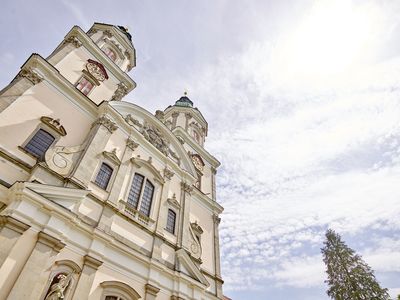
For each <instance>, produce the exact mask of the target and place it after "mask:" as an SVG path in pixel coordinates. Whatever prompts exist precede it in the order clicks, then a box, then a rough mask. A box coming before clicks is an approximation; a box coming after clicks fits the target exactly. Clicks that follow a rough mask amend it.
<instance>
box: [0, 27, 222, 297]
mask: <svg viewBox="0 0 400 300" xmlns="http://www.w3.org/2000/svg"><path fill="white" fill-rule="evenodd" d="M135 63H136V53H135V48H134V46H133V44H132V37H131V35H130V34H129V32H128V31H127V30H126V29H125V28H124V27H121V26H113V25H108V24H102V23H95V24H94V25H93V26H92V27H91V29H90V30H89V31H88V32H84V31H83V30H82V29H81V28H80V27H78V26H75V27H73V28H72V29H71V30H70V31H69V32H68V34H67V35H66V36H65V38H64V40H63V41H62V42H61V43H60V44H59V45H58V47H57V48H56V49H55V50H54V52H53V53H52V54H51V55H50V56H49V57H48V58H46V59H44V58H43V57H41V56H40V55H38V54H32V55H31V56H30V57H29V58H28V60H27V61H26V62H25V63H24V65H23V66H22V67H21V71H20V72H19V73H18V74H17V76H16V77H15V78H14V79H13V80H12V82H11V83H10V84H9V85H8V86H6V87H5V88H4V89H3V90H2V91H1V92H0V124H1V125H0V299H30V300H50V299H51V300H55V299H63V300H70V299H79V300H81V299H91V300H137V299H146V300H153V299H160V300H167V299H171V300H174V299H175V300H178V299H187V300H189V299H196V300H197V299H201V300H203V299H223V295H222V283H223V281H222V279H221V272H220V253H219V234H218V226H219V223H220V217H219V215H220V214H221V212H222V210H223V208H222V207H221V206H220V205H219V204H218V203H217V201H216V186H215V176H216V170H217V168H218V166H219V165H220V163H219V162H218V160H217V159H216V158H214V157H213V156H212V155H211V154H210V153H208V152H207V151H206V150H205V148H204V143H205V139H206V136H207V131H208V127H207V122H206V120H205V119H204V117H203V115H202V114H201V112H200V111H199V110H198V109H197V108H195V107H194V106H193V102H192V101H191V100H190V99H189V98H188V97H187V96H186V95H184V96H182V97H181V98H180V99H179V100H177V101H176V102H175V104H174V105H171V106H169V107H168V108H166V109H165V110H163V111H157V112H156V113H155V114H151V113H149V112H148V111H146V110H145V109H143V108H142V107H139V106H137V105H135V104H132V103H129V102H126V101H122V98H124V96H126V95H127V94H128V93H129V92H131V91H132V90H133V89H134V88H135V86H136V84H135V82H134V81H133V80H132V79H131V78H130V76H129V75H128V74H127V72H129V71H130V70H131V69H132V68H134V67H135Z"/></svg>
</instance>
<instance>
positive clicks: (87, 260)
mask: <svg viewBox="0 0 400 300" xmlns="http://www.w3.org/2000/svg"><path fill="white" fill-rule="evenodd" d="M102 264H103V262H102V261H101V260H98V259H97V258H94V257H93V256H90V255H88V254H86V255H85V256H84V257H83V265H86V266H88V267H92V268H93V269H95V270H97V269H98V268H99V267H100V266H101V265H102Z"/></svg>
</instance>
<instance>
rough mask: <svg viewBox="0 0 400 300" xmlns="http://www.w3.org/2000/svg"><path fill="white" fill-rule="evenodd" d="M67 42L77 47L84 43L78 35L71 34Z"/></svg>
mask: <svg viewBox="0 0 400 300" xmlns="http://www.w3.org/2000/svg"><path fill="white" fill-rule="evenodd" d="M64 43H65V44H72V45H73V46H74V47H75V48H79V47H80V46H82V43H81V42H80V41H79V40H78V38H77V37H76V36H73V35H72V36H70V37H69V38H67V39H66V40H65V41H64Z"/></svg>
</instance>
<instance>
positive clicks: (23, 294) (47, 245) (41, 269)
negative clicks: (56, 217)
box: [7, 232, 65, 300]
mask: <svg viewBox="0 0 400 300" xmlns="http://www.w3.org/2000/svg"><path fill="white" fill-rule="evenodd" d="M64 246H65V244H64V243H62V242H61V241H60V240H58V239H56V238H54V237H52V236H50V235H48V234H47V233H44V232H39V234H38V239H37V242H36V245H35V247H34V248H33V250H32V253H31V255H30V256H29V258H28V261H27V262H26V264H25V266H24V267H23V269H22V272H21V273H20V275H19V277H18V279H17V281H16V282H15V284H14V286H13V287H12V290H11V292H10V294H9V296H8V298H7V299H9V300H14V299H15V300H18V299H39V297H40V295H41V293H42V292H43V289H44V287H45V285H46V283H47V280H48V277H49V275H50V266H52V265H53V263H54V259H55V257H56V256H57V254H58V253H59V252H60V250H61V249H62V248H63V247H64Z"/></svg>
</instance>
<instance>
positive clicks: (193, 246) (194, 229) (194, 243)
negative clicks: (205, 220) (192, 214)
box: [189, 221, 203, 259]
mask: <svg viewBox="0 0 400 300" xmlns="http://www.w3.org/2000/svg"><path fill="white" fill-rule="evenodd" d="M189 231H190V237H191V241H190V252H191V254H192V255H193V257H194V258H197V259H200V258H201V254H202V248H201V235H202V234H203V229H202V228H201V227H200V225H199V224H197V221H196V222H194V223H190V226H189Z"/></svg>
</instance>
